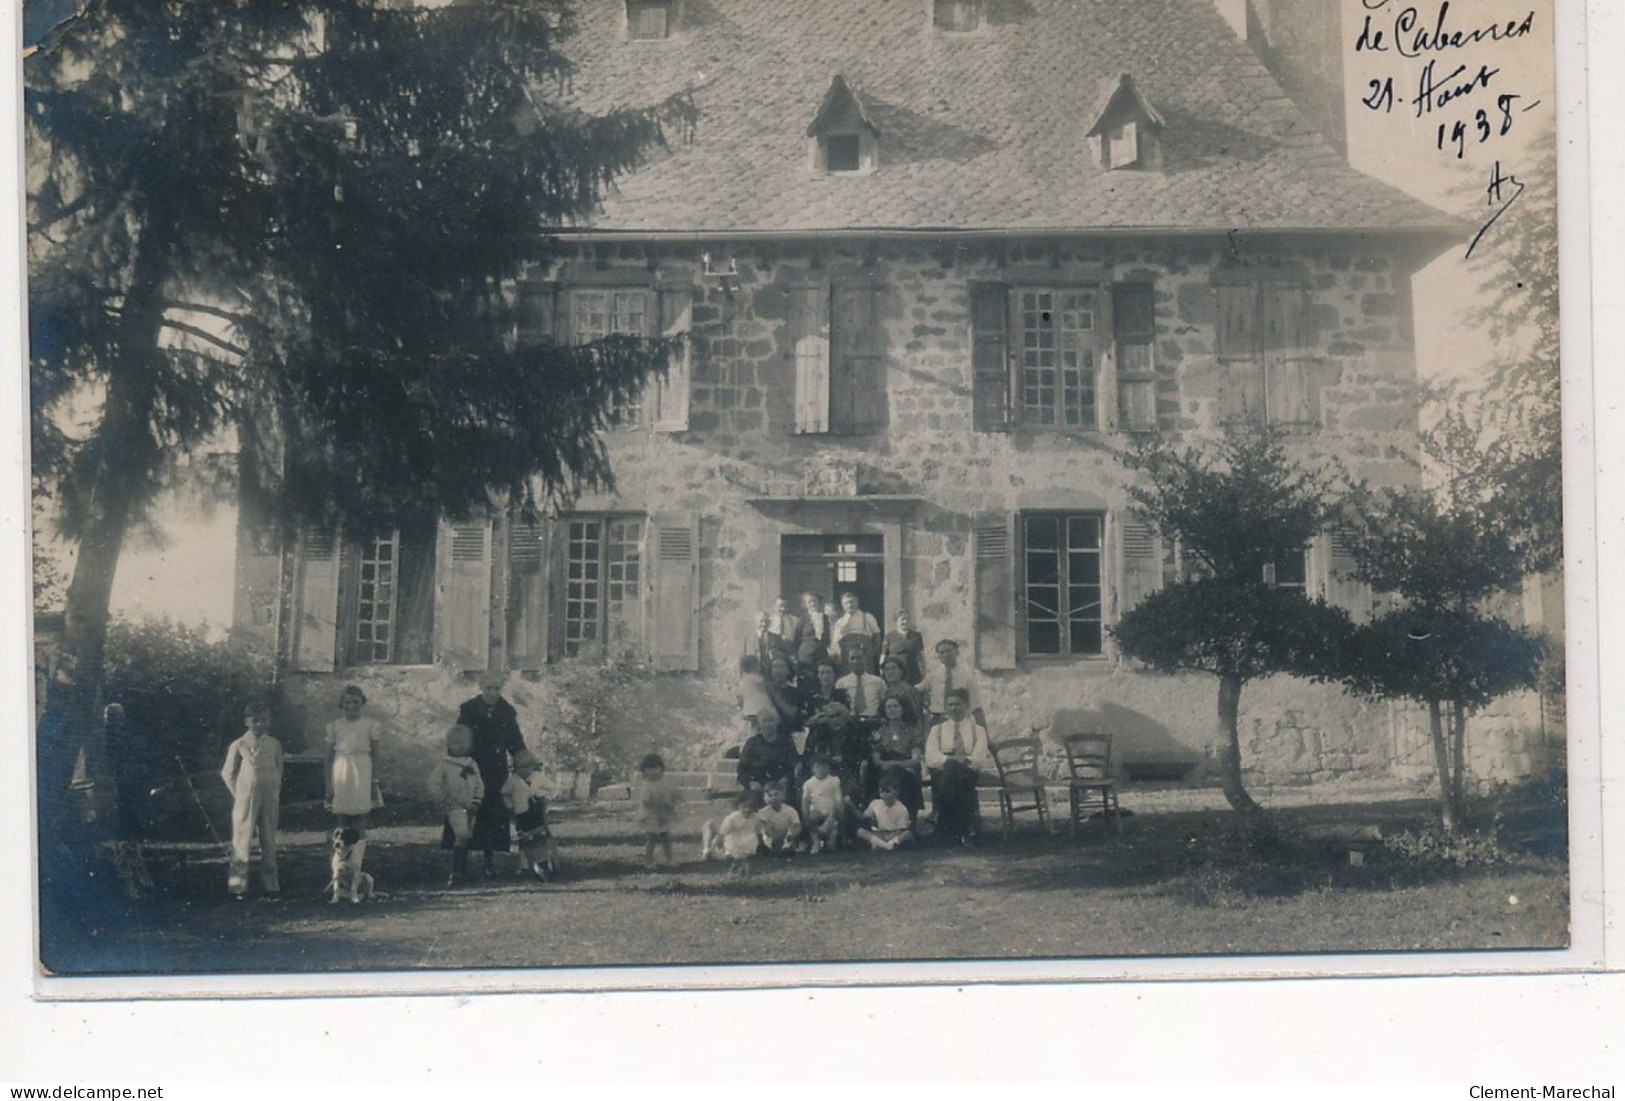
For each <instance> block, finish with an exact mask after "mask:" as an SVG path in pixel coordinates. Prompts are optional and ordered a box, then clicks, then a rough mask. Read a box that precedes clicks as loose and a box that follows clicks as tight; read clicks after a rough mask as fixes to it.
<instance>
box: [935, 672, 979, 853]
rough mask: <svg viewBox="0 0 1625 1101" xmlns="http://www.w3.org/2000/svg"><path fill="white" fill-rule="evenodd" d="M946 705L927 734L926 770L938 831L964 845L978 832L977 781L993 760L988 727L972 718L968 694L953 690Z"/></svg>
mask: <svg viewBox="0 0 1625 1101" xmlns="http://www.w3.org/2000/svg"><path fill="white" fill-rule="evenodd" d="M946 706H947V708H948V713H947V717H945V718H944V719H942V721H940V722H938V723H937V724H936V725H935V726H933V727H932V728H931V733H930V734H928V735H926V739H925V767H926V768H928V769H930V770H931V809H932V812H933V814H934V815H935V816H936V821H937V829H938V831H940V832H941V833H942V835H943V838H944V839H945V840H955V839H957V840H958V841H959V843H960V844H961V845H965V844H969V843H970V840H971V839H972V838H973V837H975V836H976V835H977V834H978V833H980V832H981V824H980V817H981V809H980V806H979V804H978V802H977V797H976V781H977V779H978V778H979V777H980V770H981V769H983V768H986V767H987V766H988V765H989V764H990V763H991V762H992V757H991V756H990V755H989V753H988V747H987V728H986V727H985V726H983V725H982V724H981V723H980V722H978V721H976V720H975V719H973V718H972V717H971V714H970V696H969V693H967V692H966V691H965V689H963V688H954V689H952V690H951V691H949V693H948V698H947V701H946Z"/></svg>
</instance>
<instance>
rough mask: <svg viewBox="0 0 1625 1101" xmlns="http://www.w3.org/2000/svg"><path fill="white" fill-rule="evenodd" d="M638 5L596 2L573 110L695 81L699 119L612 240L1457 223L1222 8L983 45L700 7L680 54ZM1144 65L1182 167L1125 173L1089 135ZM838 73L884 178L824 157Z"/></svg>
mask: <svg viewBox="0 0 1625 1101" xmlns="http://www.w3.org/2000/svg"><path fill="white" fill-rule="evenodd" d="M622 9H623V5H622V4H621V3H619V2H608V0H585V2H584V3H583V4H581V5H580V8H579V15H578V28H579V29H578V34H577V35H576V36H575V37H573V38H571V39H570V40H569V41H568V42H566V44H565V51H566V53H567V54H568V55H569V56H570V57H571V58H572V60H573V61H574V62H575V64H576V73H575V76H574V79H573V82H572V90H571V97H572V99H573V101H574V102H575V103H576V104H578V105H579V106H582V107H585V108H587V109H589V110H603V109H607V108H610V107H619V106H641V105H647V104H650V103H654V102H658V101H660V100H662V99H664V98H665V97H667V96H670V95H673V94H675V93H679V92H682V91H683V90H685V89H688V90H690V91H691V92H692V98H693V101H694V104H695V106H696V107H697V108H698V109H699V112H700V118H699V121H698V124H697V126H696V127H695V130H694V135H693V140H692V141H691V142H687V143H684V142H683V141H681V139H674V140H673V144H672V146H671V148H670V149H669V150H667V151H663V152H660V153H657V154H656V155H655V157H654V158H653V159H652V160H651V161H650V163H648V164H646V165H645V166H644V167H642V168H640V169H638V170H637V171H636V172H634V173H632V174H631V175H629V176H627V177H625V178H623V179H622V180H620V181H619V182H618V183H617V185H616V187H615V188H614V190H613V191H612V193H611V194H610V195H609V196H608V197H607V199H606V201H605V203H604V206H603V210H602V212H601V213H600V215H599V216H598V217H597V218H595V219H594V220H593V222H592V223H591V226H590V228H592V229H595V230H611V231H620V232H631V233H654V232H694V233H706V232H713V233H727V232H741V231H758V232H764V231H765V232H807V231H814V232H816V231H834V230H874V231H878V230H929V229H944V230H1012V231H1018V232H1030V233H1042V232H1065V231H1088V230H1123V229H1145V230H1211V231H1218V232H1224V231H1228V230H1231V229H1243V230H1247V229H1251V230H1288V229H1355V230H1381V229H1390V228H1400V229H1407V228H1408V229H1422V230H1444V231H1456V230H1458V229H1459V224H1458V223H1457V222H1455V221H1454V220H1453V219H1451V218H1450V217H1449V216H1448V215H1446V214H1444V213H1443V212H1441V211H1438V210H1435V209H1434V208H1432V207H1429V206H1427V205H1425V204H1423V203H1421V202H1418V201H1417V200H1415V199H1412V198H1410V197H1409V196H1407V195H1405V194H1403V193H1402V192H1400V191H1398V190H1395V189H1394V188H1391V187H1388V186H1386V185H1384V184H1382V183H1379V182H1377V181H1376V180H1373V179H1370V178H1368V177H1364V176H1361V175H1359V174H1357V173H1355V172H1353V171H1352V170H1351V169H1350V168H1349V166H1348V164H1347V163H1346V162H1345V161H1344V160H1343V159H1342V158H1341V157H1340V156H1339V155H1338V153H1337V152H1336V151H1335V150H1334V149H1333V148H1332V147H1331V146H1329V145H1328V144H1326V143H1325V142H1324V141H1323V140H1322V139H1321V138H1320V136H1319V135H1318V134H1317V133H1316V132H1315V131H1314V130H1313V128H1312V127H1311V126H1310V125H1309V124H1308V123H1307V122H1306V121H1305V120H1304V118H1303V116H1302V115H1301V114H1300V113H1299V111H1298V110H1297V108H1296V107H1295V106H1294V104H1293V103H1292V102H1291V101H1290V100H1289V99H1288V98H1287V97H1286V95H1285V94H1284V93H1283V92H1282V91H1281V89H1280V87H1279V86H1278V85H1277V84H1276V82H1275V80H1274V79H1273V78H1272V77H1271V76H1270V74H1269V73H1268V72H1267V71H1266V70H1265V68H1264V66H1263V64H1262V63H1261V62H1260V61H1259V60H1258V58H1257V57H1256V55H1254V53H1253V52H1252V50H1251V49H1250V48H1249V47H1248V46H1247V45H1245V44H1244V43H1243V42H1241V41H1240V40H1238V39H1237V38H1236V36H1235V34H1234V33H1233V32H1232V31H1231V30H1230V28H1229V26H1228V25H1227V24H1226V23H1225V22H1224V20H1223V18H1222V17H1221V16H1220V15H1219V14H1218V12H1217V11H1215V10H1214V9H1213V7H1212V5H1211V3H1210V2H1209V0H987V3H986V15H987V18H986V22H985V25H984V26H983V27H982V28H981V29H979V30H977V31H975V32H971V33H965V34H953V33H944V32H940V31H936V30H934V29H933V28H932V26H931V18H930V4H929V2H927V0H683V4H682V16H681V24H680V25H679V26H678V27H677V28H676V30H675V33H674V34H673V36H672V37H671V38H669V39H666V40H661V41H628V40H627V39H626V38H625V35H624V28H623V18H622ZM1129 72H1131V73H1133V74H1134V83H1135V85H1136V86H1137V91H1138V92H1139V94H1141V95H1143V97H1144V99H1145V100H1146V101H1147V102H1149V103H1154V104H1156V108H1157V112H1158V114H1159V115H1160V117H1161V118H1162V120H1163V121H1164V124H1165V125H1164V128H1163V131H1162V149H1163V161H1164V163H1163V167H1161V168H1160V169H1157V170H1151V171H1129V172H1108V171H1106V170H1103V169H1102V168H1100V167H1099V166H1098V165H1097V164H1096V163H1095V161H1094V158H1093V157H1092V156H1091V154H1090V151H1089V147H1088V138H1087V131H1088V128H1089V126H1090V125H1091V124H1092V123H1093V122H1094V120H1095V119H1096V117H1097V112H1096V109H1097V108H1098V106H1099V98H1098V89H1099V87H1100V83H1101V81H1102V80H1110V79H1115V78H1116V76H1117V75H1118V74H1121V73H1129ZM838 74H839V75H844V77H845V82H846V83H847V84H849V85H850V87H851V90H852V91H853V92H855V93H856V95H857V96H858V97H859V98H860V99H861V101H862V104H863V107H864V109H865V111H866V117H867V118H869V119H871V120H872V122H873V125H874V126H875V127H876V128H877V129H878V131H879V132H880V134H882V135H883V139H882V141H881V143H880V149H879V167H878V168H877V170H876V171H874V172H873V173H871V174H838V175H828V174H822V173H818V172H815V171H814V169H813V168H812V164H811V158H810V157H809V156H808V153H807V146H806V143H807V141H808V139H807V137H806V128H807V123H808V120H809V119H811V118H813V117H814V116H815V115H816V114H817V112H818V110H819V105H820V102H821V98H822V97H824V96H825V94H826V89H828V88H829V87H830V85H831V81H832V78H834V77H835V76H836V75H838Z"/></svg>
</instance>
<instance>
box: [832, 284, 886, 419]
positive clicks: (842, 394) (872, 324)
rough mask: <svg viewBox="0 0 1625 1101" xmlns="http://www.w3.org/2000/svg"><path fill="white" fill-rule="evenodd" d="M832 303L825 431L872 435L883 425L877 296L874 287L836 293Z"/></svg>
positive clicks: (842, 289) (883, 371) (883, 379)
mask: <svg viewBox="0 0 1625 1101" xmlns="http://www.w3.org/2000/svg"><path fill="white" fill-rule="evenodd" d="M833 298H834V307H833V311H832V312H833V314H834V317H833V320H832V321H831V324H830V328H831V334H830V339H831V343H832V346H833V353H834V354H833V355H832V356H831V359H830V371H831V376H832V377H831V379H830V384H829V400H830V409H829V428H830V431H832V432H852V433H857V432H874V431H877V430H878V429H880V428H883V427H884V426H885V424H886V361H885V359H884V358H883V357H882V356H881V354H880V344H881V333H880V317H879V312H880V291H879V290H878V289H877V288H875V287H836V288H835V291H834V295H833Z"/></svg>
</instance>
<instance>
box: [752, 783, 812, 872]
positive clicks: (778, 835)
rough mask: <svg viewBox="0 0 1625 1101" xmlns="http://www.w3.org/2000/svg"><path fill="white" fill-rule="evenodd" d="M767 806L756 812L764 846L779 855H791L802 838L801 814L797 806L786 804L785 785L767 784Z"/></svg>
mask: <svg viewBox="0 0 1625 1101" xmlns="http://www.w3.org/2000/svg"><path fill="white" fill-rule="evenodd" d="M766 795H767V806H765V807H763V808H762V809H761V810H759V811H757V812H756V824H757V826H758V827H759V830H760V833H761V837H762V847H763V848H765V849H767V851H768V852H770V853H776V854H778V855H779V856H789V855H790V854H791V853H793V852H795V851H796V842H797V841H800V840H801V815H799V814H797V813H796V808H795V807H791V806H786V805H785V802H784V785H783V784H769V785H767V791H766Z"/></svg>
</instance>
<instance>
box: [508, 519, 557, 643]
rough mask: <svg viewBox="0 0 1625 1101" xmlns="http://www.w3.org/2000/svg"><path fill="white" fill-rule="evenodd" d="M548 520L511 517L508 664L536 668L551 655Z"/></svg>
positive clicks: (553, 529)
mask: <svg viewBox="0 0 1625 1101" xmlns="http://www.w3.org/2000/svg"><path fill="white" fill-rule="evenodd" d="M557 530H558V525H557V524H556V523H554V522H553V521H551V520H539V521H537V522H536V523H534V524H527V523H525V522H524V521H523V520H520V519H519V518H518V517H515V518H514V521H513V523H512V525H511V526H510V527H509V529H508V664H509V666H510V667H511V668H514V669H540V668H541V667H542V666H543V665H545V664H547V660H548V658H549V657H551V656H552V651H551V648H550V647H549V642H550V641H551V636H550V634H549V623H550V621H551V619H552V611H553V607H552V591H551V584H552V579H553V570H552V567H553V553H552V548H553V540H554V539H556V538H557Z"/></svg>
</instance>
